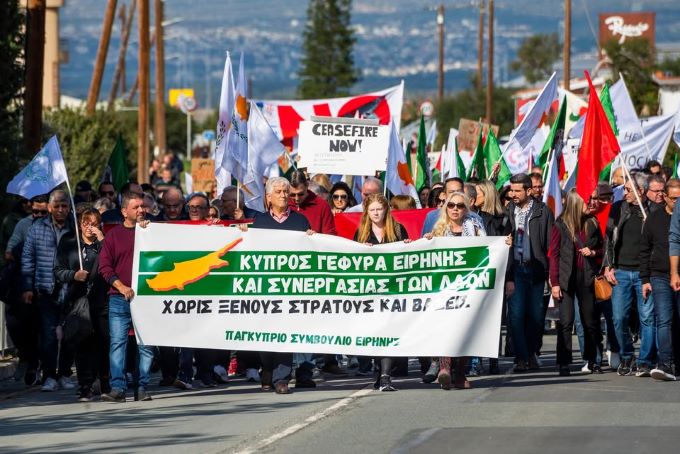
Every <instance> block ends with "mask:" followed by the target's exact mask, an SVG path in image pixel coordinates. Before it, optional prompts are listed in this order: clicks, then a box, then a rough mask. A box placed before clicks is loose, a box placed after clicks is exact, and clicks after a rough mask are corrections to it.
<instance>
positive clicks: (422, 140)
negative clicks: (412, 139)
mask: <svg viewBox="0 0 680 454" xmlns="http://www.w3.org/2000/svg"><path fill="white" fill-rule="evenodd" d="M426 147H427V134H426V132H425V118H423V116H422V115H421V116H420V127H419V128H418V149H417V151H416V168H415V171H412V172H411V174H412V175H413V176H414V180H415V183H416V184H415V186H416V191H420V190H421V189H422V188H423V186H427V180H428V178H427V169H428V166H427V152H426Z"/></svg>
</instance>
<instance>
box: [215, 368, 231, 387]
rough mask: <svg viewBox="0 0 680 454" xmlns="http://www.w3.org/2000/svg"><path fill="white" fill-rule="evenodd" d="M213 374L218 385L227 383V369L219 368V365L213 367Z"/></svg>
mask: <svg viewBox="0 0 680 454" xmlns="http://www.w3.org/2000/svg"><path fill="white" fill-rule="evenodd" d="M213 373H214V374H215V377H217V382H218V383H229V374H227V369H225V368H224V367H222V366H220V365H219V364H218V365H216V366H215V367H213Z"/></svg>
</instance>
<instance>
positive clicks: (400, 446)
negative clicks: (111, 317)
mask: <svg viewBox="0 0 680 454" xmlns="http://www.w3.org/2000/svg"><path fill="white" fill-rule="evenodd" d="M574 345H577V343H576V340H575V342H574ZM545 352H546V353H545V355H544V356H543V362H544V366H543V367H542V369H541V370H540V371H538V372H535V373H527V374H521V375H520V374H512V373H505V374H504V375H500V376H482V377H479V378H474V379H472V381H473V389H471V390H465V391H462V390H452V391H442V390H440V389H439V388H438V386H437V385H424V384H422V383H420V374H419V373H417V372H416V369H417V363H416V362H413V363H412V373H411V375H410V376H409V377H407V378H403V379H397V380H395V383H396V385H397V387H398V389H399V391H398V392H395V393H380V392H377V391H373V390H372V389H371V387H370V380H368V379H365V378H363V379H362V378H355V377H347V378H344V379H332V380H331V379H329V380H327V381H324V382H321V383H319V386H318V387H317V389H315V390H300V391H298V392H294V393H293V394H291V395H287V396H279V395H275V394H271V393H262V392H261V391H260V390H259V386H256V385H254V384H248V383H245V382H243V381H242V380H234V381H232V382H231V383H230V384H229V385H228V386H226V387H225V386H222V387H219V388H215V389H208V390H193V391H179V390H175V389H168V388H157V387H152V388H151V392H152V393H153V397H154V400H153V401H151V402H133V401H132V398H131V393H130V396H129V398H128V401H127V402H126V403H125V404H107V403H102V402H92V403H87V404H83V403H79V402H77V401H76V398H75V395H74V392H73V391H58V392H56V393H41V392H39V391H36V390H29V391H27V392H19V393H14V394H9V393H8V389H9V388H11V387H8V386H4V387H0V399H1V400H0V451H1V452H12V453H14V452H18V453H28V452H95V451H96V452H125V453H130V452H143V453H161V452H162V453H163V454H169V453H174V452H182V453H187V452H191V453H194V452H195V453H221V452H241V453H242V452H274V453H319V452H322V453H335V452H357V453H362V452H371V453H405V452H418V453H422V452H424V453H427V452H438V453H442V452H453V451H456V452H464V453H466V454H476V453H480V454H481V453H491V452H493V453H515V452H516V453H534V452H535V453H539V452H540V453H542V454H544V453H546V452H549V453H551V454H553V453H563V452H564V453H567V452H569V453H573V452H608V453H610V452H626V453H627V452H635V453H646V452H650V453H652V452H653V453H659V452H676V450H677V448H676V447H677V446H678V443H679V442H680V430H679V429H680V382H674V383H671V382H663V383H662V382H655V381H653V380H652V379H650V378H636V377H619V376H617V375H616V374H615V373H614V372H609V371H608V372H607V373H605V374H603V375H580V374H573V375H572V376H571V377H559V376H557V373H556V372H555V370H554V367H553V364H554V335H553V336H548V337H546V347H545ZM575 356H576V357H578V353H576V355H575ZM501 364H502V366H504V367H505V368H506V369H508V368H509V367H510V361H504V360H502V361H501ZM578 368H579V367H577V366H576V365H574V370H577V369H578Z"/></svg>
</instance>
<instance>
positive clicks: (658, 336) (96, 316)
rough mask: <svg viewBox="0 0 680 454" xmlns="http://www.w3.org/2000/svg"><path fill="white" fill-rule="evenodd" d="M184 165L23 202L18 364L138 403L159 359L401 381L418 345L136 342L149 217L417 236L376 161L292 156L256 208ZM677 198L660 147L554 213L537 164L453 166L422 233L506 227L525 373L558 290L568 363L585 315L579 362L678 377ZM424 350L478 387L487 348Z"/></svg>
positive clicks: (246, 370)
mask: <svg viewBox="0 0 680 454" xmlns="http://www.w3.org/2000/svg"><path fill="white" fill-rule="evenodd" d="M181 170H182V165H181V161H179V160H178V159H177V158H176V157H174V156H173V155H172V154H168V155H166V156H165V157H164V158H163V162H162V163H161V162H159V161H157V162H154V164H153V166H152V168H151V169H150V171H151V172H150V173H151V175H152V177H151V182H150V183H145V184H137V183H126V184H125V185H123V186H122V187H120V188H118V190H117V189H116V188H115V186H114V184H113V183H112V182H109V181H104V182H102V183H100V184H99V186H98V187H97V188H96V190H95V189H94V188H93V186H92V185H91V184H90V182H88V181H81V182H79V183H78V184H77V185H76V187H75V192H74V194H73V199H71V198H70V197H69V195H68V193H66V192H65V191H64V190H62V189H55V190H53V191H52V192H51V193H50V194H45V195H42V196H38V197H35V198H33V199H32V200H30V201H29V200H19V201H17V203H16V206H15V208H14V209H13V210H12V212H11V213H10V214H8V215H7V216H6V218H5V219H4V220H3V222H2V225H1V227H0V246H1V247H3V248H4V257H3V258H4V264H3V268H2V274H1V276H0V278H1V281H2V294H0V298H1V299H2V300H3V301H4V302H5V303H6V320H7V327H8V331H9V335H10V337H11V339H12V341H13V343H14V345H15V346H16V349H17V352H18V357H19V366H18V368H17V374H16V376H15V378H16V379H17V380H23V381H24V382H25V384H26V385H27V386H34V385H39V386H41V389H42V391H46V392H49V391H55V390H57V389H60V388H61V389H74V388H75V387H76V386H78V398H79V400H81V401H90V400H92V399H94V398H95V396H97V395H100V396H101V400H103V401H109V402H124V401H125V399H126V392H127V389H128V388H133V391H134V395H135V398H136V399H137V400H142V401H143V400H150V399H151V395H150V393H149V386H150V385H151V371H152V370H155V368H157V369H158V370H160V375H161V379H160V382H159V383H158V385H160V386H173V387H176V388H179V389H183V390H187V389H192V388H193V387H195V386H200V387H215V386H217V385H219V384H224V383H226V382H228V380H229V377H230V376H236V375H242V376H245V377H246V379H247V380H248V381H252V382H259V383H260V384H261V388H262V390H263V391H273V392H276V393H279V394H287V393H289V392H291V389H290V388H289V385H290V384H291V381H292V380H294V382H295V387H296V388H305V387H306V388H311V387H315V386H316V382H315V380H314V378H315V373H319V372H318V371H320V373H324V374H331V375H344V374H347V373H353V374H356V375H359V376H368V375H374V376H375V379H376V380H375V388H376V389H379V390H381V391H394V390H396V388H395V386H394V384H393V383H392V377H393V376H403V375H406V374H408V359H407V358H387V357H386V358H371V357H348V358H347V363H346V366H344V365H343V363H341V362H339V361H338V357H337V356H336V355H328V354H325V355H318V354H314V353H313V352H310V353H307V354H292V353H272V352H260V353H257V352H247V351H243V352H241V351H238V352H228V351H221V350H210V349H189V348H181V347H158V348H157V347H153V346H146V345H137V343H136V342H135V337H134V331H133V326H132V319H131V315H130V301H131V300H132V299H133V298H134V291H133V289H132V282H131V280H132V261H133V250H134V239H135V238H134V231H135V226H136V225H137V224H141V225H142V226H144V225H146V224H148V223H149V222H167V221H170V222H172V221H194V222H204V223H206V224H216V223H218V221H220V220H224V221H249V222H250V226H251V227H252V228H261V229H272V230H296V231H301V232H307V233H308V234H310V235H311V234H315V233H317V234H328V235H336V234H337V231H336V225H335V218H336V216H338V215H339V214H341V213H351V212H356V213H361V219H360V221H359V226H358V228H357V230H356V233H355V234H354V240H355V241H357V242H360V243H365V244H370V245H375V246H376V247H379V245H380V244H384V243H391V242H399V241H402V242H409V241H414V240H416V239H418V238H409V236H408V233H407V231H406V228H405V227H404V226H403V225H401V224H400V223H398V222H397V221H396V220H395V218H394V217H393V215H392V213H393V211H394V210H404V209H415V207H416V201H415V200H414V199H413V198H412V197H410V196H403V195H394V196H390V197H386V196H385V193H386V191H384V188H383V184H382V182H381V180H380V179H378V178H375V177H365V178H364V179H363V185H362V187H361V191H360V194H358V193H355V191H353V190H352V188H351V187H350V186H349V185H348V184H347V183H345V182H343V181H338V182H335V183H332V182H331V179H330V178H329V177H328V176H327V175H312V176H309V175H307V174H306V173H305V172H303V171H299V170H295V171H294V172H293V173H292V175H291V176H290V177H289V178H288V179H286V178H283V177H274V178H270V179H269V180H268V181H267V182H266V187H265V199H266V202H265V205H264V206H263V207H262V210H261V211H256V210H252V209H250V208H247V207H245V205H244V203H243V201H244V197H243V194H242V193H239V191H240V189H238V188H237V187H233V186H232V187H228V188H226V189H224V191H223V192H222V193H221V194H211V195H206V194H203V193H193V194H189V195H185V194H184V193H183V191H182V189H181V187H180V185H179V183H178V181H179V173H180V172H181ZM211 196H215V197H211ZM679 197H680V180H677V179H673V178H670V177H669V174H668V172H667V171H664V169H662V168H661V166H660V165H659V164H658V163H655V162H652V163H650V164H649V165H648V166H647V167H646V168H645V169H637V170H633V171H632V172H631V177H629V178H624V175H623V173H622V172H621V171H620V169H617V171H616V172H614V174H613V176H612V180H611V183H609V182H600V183H599V184H598V185H597V188H596V189H595V190H594V191H593V193H592V195H591V197H590V198H589V199H588V200H584V199H583V198H581V196H579V194H578V193H577V192H576V191H575V190H574V189H572V190H569V191H566V192H565V193H564V194H563V210H562V212H561V213H559V215H558V216H557V219H555V216H554V213H553V212H552V211H551V209H550V208H549V207H548V206H547V205H546V204H544V203H543V201H542V199H543V178H542V175H541V169H540V168H535V169H534V172H533V173H531V174H529V175H527V174H518V175H514V176H513V177H512V178H511V179H510V181H509V183H508V184H507V185H506V186H505V187H503V188H502V189H501V190H500V191H499V190H497V189H496V184H495V182H493V181H488V180H482V181H480V180H477V179H475V178H471V179H469V181H467V182H464V181H463V180H462V179H460V178H450V179H447V180H446V181H444V182H441V183H435V184H433V185H432V186H431V187H426V188H423V190H421V191H420V193H419V199H420V200H419V202H420V204H421V205H422V206H423V208H425V209H429V210H431V211H430V212H429V213H427V215H426V217H425V219H424V223H423V226H422V231H421V235H420V236H421V237H422V238H424V239H425V240H424V241H427V240H429V239H432V238H433V237H436V236H448V237H459V236H487V235H492V236H503V237H505V242H506V244H507V246H508V267H507V273H506V276H505V289H504V290H505V303H504V309H503V312H504V314H503V320H504V325H505V327H506V333H507V334H506V336H505V342H504V344H505V348H504V349H503V348H502V345H499V354H500V353H501V352H503V353H504V354H505V356H509V357H513V358H514V366H513V369H512V370H513V371H514V372H516V373H522V372H527V371H533V370H538V369H539V368H541V367H542V361H541V348H542V344H543V335H544V332H545V322H546V311H547V309H548V306H549V303H550V301H553V303H554V305H556V307H558V308H559V320H558V322H557V329H556V337H557V368H556V373H559V375H563V376H564V375H570V374H571V373H572V372H573V371H575V370H576V368H575V366H573V365H572V363H573V358H572V335H573V333H574V331H575V332H576V333H577V334H578V339H579V347H580V350H581V357H582V359H583V361H584V363H583V364H582V365H581V366H580V371H581V372H584V373H594V374H599V373H603V372H604V371H605V370H608V369H611V370H613V371H616V373H617V374H618V375H620V376H628V375H635V376H637V377H650V376H651V377H653V378H654V379H657V380H675V376H676V374H677V373H680V371H678V370H676V369H675V366H676V365H678V364H680V362H678V361H677V360H676V358H677V357H678V356H679V355H680V346H679V343H678V341H679V339H680V335H678V333H679V331H680V329H679V328H680V326H679V325H678V315H679V312H680V298H678V295H680V294H679V293H678V292H679V291H680V272H679V269H680V259H679V257H680V209H676V207H675V205H676V200H677V199H678V198H679ZM357 199H359V200H360V202H357ZM72 201H73V203H74V206H72V203H71V202H72ZM71 210H74V211H75V213H76V218H77V221H74V216H73V214H72V212H71ZM607 213H608V215H607ZM605 220H606V223H605V222H604V221H605ZM75 222H77V227H78V228H77V229H76V228H75V227H76V226H75ZM603 224H604V225H603ZM244 225H245V224H244ZM216 228H217V227H216ZM243 228H244V229H247V227H243ZM602 275H603V276H604V277H605V278H606V280H607V281H608V282H610V284H611V285H612V287H613V289H612V293H611V298H608V299H597V298H596V295H595V289H594V284H593V282H594V279H595V278H596V277H597V276H602ZM83 300H84V301H86V302H87V305H88V307H89V309H88V310H89V313H90V319H91V321H92V329H91V330H90V332H89V333H88V334H87V336H85V337H83V336H81V337H79V338H77V339H75V338H69V336H68V335H67V333H64V329H65V318H66V316H67V313H68V312H69V311H72V310H73V308H74V305H75V304H77V302H79V301H83ZM603 321H604V324H603V323H602V322H603ZM637 340H639V343H640V347H639V353H638V355H637V356H636V355H635V349H634V343H635V342H636V341H637ZM418 359H419V362H420V365H421V373H422V374H423V375H422V381H423V382H424V383H434V382H437V383H438V384H439V385H440V387H441V388H442V389H445V390H448V389H450V388H451V387H452V386H453V387H455V388H459V389H467V388H470V387H471V386H472V382H471V381H470V380H468V377H469V376H471V375H478V374H480V373H484V372H485V371H484V367H483V359H482V358H446V357H442V358H418ZM74 364H75V366H76V370H77V385H76V383H75V382H74V380H73V365H74ZM488 364H489V367H488V369H487V371H488V373H490V374H498V373H500V372H501V370H500V368H499V364H498V360H497V359H495V358H492V359H490V360H489V363H488Z"/></svg>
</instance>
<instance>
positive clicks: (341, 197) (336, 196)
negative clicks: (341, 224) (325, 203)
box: [333, 194, 347, 200]
mask: <svg viewBox="0 0 680 454" xmlns="http://www.w3.org/2000/svg"><path fill="white" fill-rule="evenodd" d="M333 200H347V194H333Z"/></svg>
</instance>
